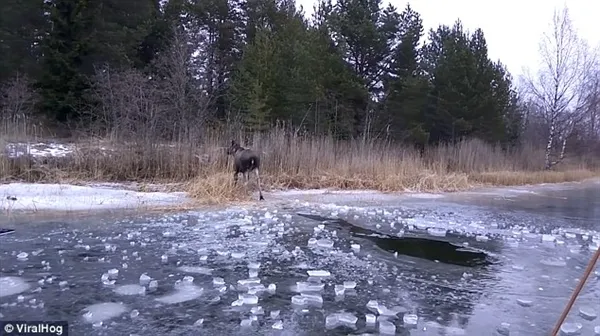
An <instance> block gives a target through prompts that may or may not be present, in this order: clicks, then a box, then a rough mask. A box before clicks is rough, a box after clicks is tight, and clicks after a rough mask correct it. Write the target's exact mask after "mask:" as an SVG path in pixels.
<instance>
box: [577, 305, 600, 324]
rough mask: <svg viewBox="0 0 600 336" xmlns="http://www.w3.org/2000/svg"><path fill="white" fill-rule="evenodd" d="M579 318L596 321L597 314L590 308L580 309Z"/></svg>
mask: <svg viewBox="0 0 600 336" xmlns="http://www.w3.org/2000/svg"><path fill="white" fill-rule="evenodd" d="M579 316H581V317H583V318H584V319H586V320H588V321H593V320H595V319H596V317H597V316H598V314H597V313H596V311H595V310H594V308H592V307H581V308H579Z"/></svg>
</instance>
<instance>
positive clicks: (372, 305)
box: [367, 300, 379, 313]
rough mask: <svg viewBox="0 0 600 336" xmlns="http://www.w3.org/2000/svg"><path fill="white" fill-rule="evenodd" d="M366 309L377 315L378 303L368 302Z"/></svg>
mask: <svg viewBox="0 0 600 336" xmlns="http://www.w3.org/2000/svg"><path fill="white" fill-rule="evenodd" d="M367 309H369V310H370V311H372V312H375V313H378V310H379V303H377V301H375V300H370V301H369V302H367Z"/></svg>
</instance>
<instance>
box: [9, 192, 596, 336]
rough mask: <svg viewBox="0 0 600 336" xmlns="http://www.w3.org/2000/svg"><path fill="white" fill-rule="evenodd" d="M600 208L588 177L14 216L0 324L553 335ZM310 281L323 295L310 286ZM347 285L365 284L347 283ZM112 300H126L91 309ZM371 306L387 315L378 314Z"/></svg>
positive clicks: (120, 330)
mask: <svg viewBox="0 0 600 336" xmlns="http://www.w3.org/2000/svg"><path fill="white" fill-rule="evenodd" d="M293 198H298V200H293ZM317 201H318V202H317ZM599 214H600V185H598V184H589V185H575V186H569V187H560V188H557V187H552V186H548V187H538V188H537V189H533V191H527V190H523V189H518V190H513V191H512V192H509V191H506V190H505V191H502V192H499V191H497V190H487V191H481V192H479V193H463V194H454V195H450V196H446V197H443V198H439V199H407V198H403V197H397V196H390V195H387V196H381V195H379V196H372V195H371V196H369V195H367V194H362V195H359V196H349V195H321V196H319V197H317V200H314V199H309V198H307V197H303V196H298V197H295V196H294V197H292V198H290V199H287V200H283V201H281V202H277V204H275V203H267V204H266V205H264V207H263V208H253V209H242V208H234V209H227V210H222V211H211V212H186V213H180V214H166V215H158V214H153V215H148V216H139V215H112V216H104V217H103V218H98V217H88V218H85V217H78V218H70V219H64V220H57V219H53V220H36V221H34V222H32V221H31V220H26V219H22V220H19V219H18V218H13V219H11V220H10V221H5V223H3V227H11V228H14V229H15V232H14V233H12V234H9V235H5V236H0V277H2V279H3V280H0V281H3V282H0V314H2V315H1V320H3V321H6V320H15V319H16V320H42V319H48V320H67V321H69V323H70V333H71V334H72V335H131V334H133V335H143V334H151V335H208V334H214V335H347V334H363V333H372V334H377V333H378V332H379V331H380V330H379V329H378V328H379V327H383V328H384V329H385V327H386V326H389V325H393V326H394V327H395V334H397V335H501V334H506V332H507V331H508V332H510V335H548V334H549V333H550V330H551V329H552V327H553V325H554V323H555V322H556V320H557V318H558V316H559V315H560V312H561V311H562V309H563V307H564V305H565V304H566V301H567V300H568V297H569V295H570V294H571V292H572V290H573V289H574V287H575V286H576V284H577V279H578V278H579V277H580V276H581V274H582V273H583V269H584V268H585V267H586V265H587V262H588V261H589V258H590V257H591V255H592V253H593V251H592V250H593V249H594V248H595V246H596V245H597V244H598V243H600V224H599V223H598V218H600V216H598V215H599ZM22 252H24V253H27V259H23V258H19V257H18V256H19V254H20V253H22ZM23 255H24V254H21V257H22V256H23ZM163 256H164V258H166V259H163ZM112 269H117V270H118V274H114V283H112V280H111V279H110V278H108V273H109V272H110V270H112ZM253 270H257V271H253ZM311 270H322V271H327V272H328V273H329V274H328V276H325V277H321V278H319V277H315V276H313V277H309V275H308V273H307V271H311ZM255 272H258V273H257V274H253V273H255ZM103 274H107V275H104V276H103ZM142 274H147V275H148V276H149V277H151V278H152V279H154V280H156V281H157V285H158V286H157V287H156V288H154V287H153V286H150V285H148V284H147V283H144V282H142V283H143V285H144V286H143V290H144V292H143V294H142V293H140V292H138V293H137V294H133V293H124V292H123V291H125V292H127V291H128V292H131V291H132V290H134V291H135V290H139V289H140V288H139V287H138V288H137V289H136V288H135V287H132V286H130V287H121V286H124V285H135V284H138V285H139V284H140V276H141V275H142ZM599 274H600V273H599V272H598V270H596V273H595V274H593V275H592V277H591V278H590V279H589V280H588V283H587V285H586V287H585V288H584V290H583V292H582V294H581V295H580V297H579V298H578V300H577V302H576V304H575V306H574V307H573V310H572V313H571V314H570V315H569V317H568V319H567V321H568V322H569V323H574V325H575V326H577V327H578V328H579V327H580V330H579V332H580V334H581V335H594V328H596V326H598V325H600V319H598V318H596V319H592V317H593V313H595V314H598V313H600V279H599ZM317 275H318V274H317ZM190 276H191V277H193V279H191V278H189V277H190ZM8 277H11V278H8ZM249 278H252V279H251V280H248V279H249ZM9 280H10V281H13V282H10V283H9ZM190 281H191V282H190ZM15 282H16V283H15ZM298 282H300V287H306V286H310V287H312V291H311V292H306V291H305V293H304V294H305V295H304V296H301V294H300V293H299V292H298V291H299V290H302V288H298V287H297V286H296V285H297V283H298ZM344 282H346V286H347V287H353V286H352V285H353V283H355V284H356V286H355V288H353V289H350V288H347V289H345V290H344V291H343V294H341V287H343V285H344ZM352 282H353V283H352ZM223 283H224V284H223ZM273 285H275V287H274V288H273ZM19 286H21V287H19ZM321 286H322V287H321ZM304 289H305V290H306V288H304ZM124 294H132V295H124ZM173 294H175V295H173ZM375 302H376V303H375ZM101 303H112V305H104V306H100V308H98V309H97V310H94V308H92V310H94V311H93V313H92V314H89V313H88V314H86V312H87V310H86V308H88V307H90V306H92V305H95V304H101ZM240 304H241V305H240ZM580 310H582V312H583V315H584V316H581V313H580ZM108 313H112V315H111V314H108ZM107 314H108V315H107ZM335 314H338V315H335ZM368 314H372V315H373V317H375V316H377V318H378V319H379V321H382V322H381V323H376V324H374V325H371V324H368V323H367V318H366V316H369V319H370V318H371V316H370V315H368ZM353 317H354V318H356V322H355V323H353V322H354V320H353ZM336 318H337V322H336ZM415 320H416V324H415ZM246 324H248V325H247V326H246ZM566 329H568V328H566ZM566 329H565V330H566ZM381 331H385V330H381Z"/></svg>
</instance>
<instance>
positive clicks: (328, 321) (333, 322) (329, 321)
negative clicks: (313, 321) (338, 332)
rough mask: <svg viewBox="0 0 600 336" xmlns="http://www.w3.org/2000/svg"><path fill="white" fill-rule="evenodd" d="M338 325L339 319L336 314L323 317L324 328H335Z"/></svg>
mask: <svg viewBox="0 0 600 336" xmlns="http://www.w3.org/2000/svg"><path fill="white" fill-rule="evenodd" d="M339 325H340V321H339V320H338V316H337V314H331V315H327V316H326V317H325V328H326V329H335V328H337V327H338V326H339Z"/></svg>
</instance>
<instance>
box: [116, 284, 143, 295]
mask: <svg viewBox="0 0 600 336" xmlns="http://www.w3.org/2000/svg"><path fill="white" fill-rule="evenodd" d="M114 292H115V293H117V294H119V295H144V294H146V287H143V286H140V285H137V284H131V285H122V286H117V287H116V288H115V289H114Z"/></svg>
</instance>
